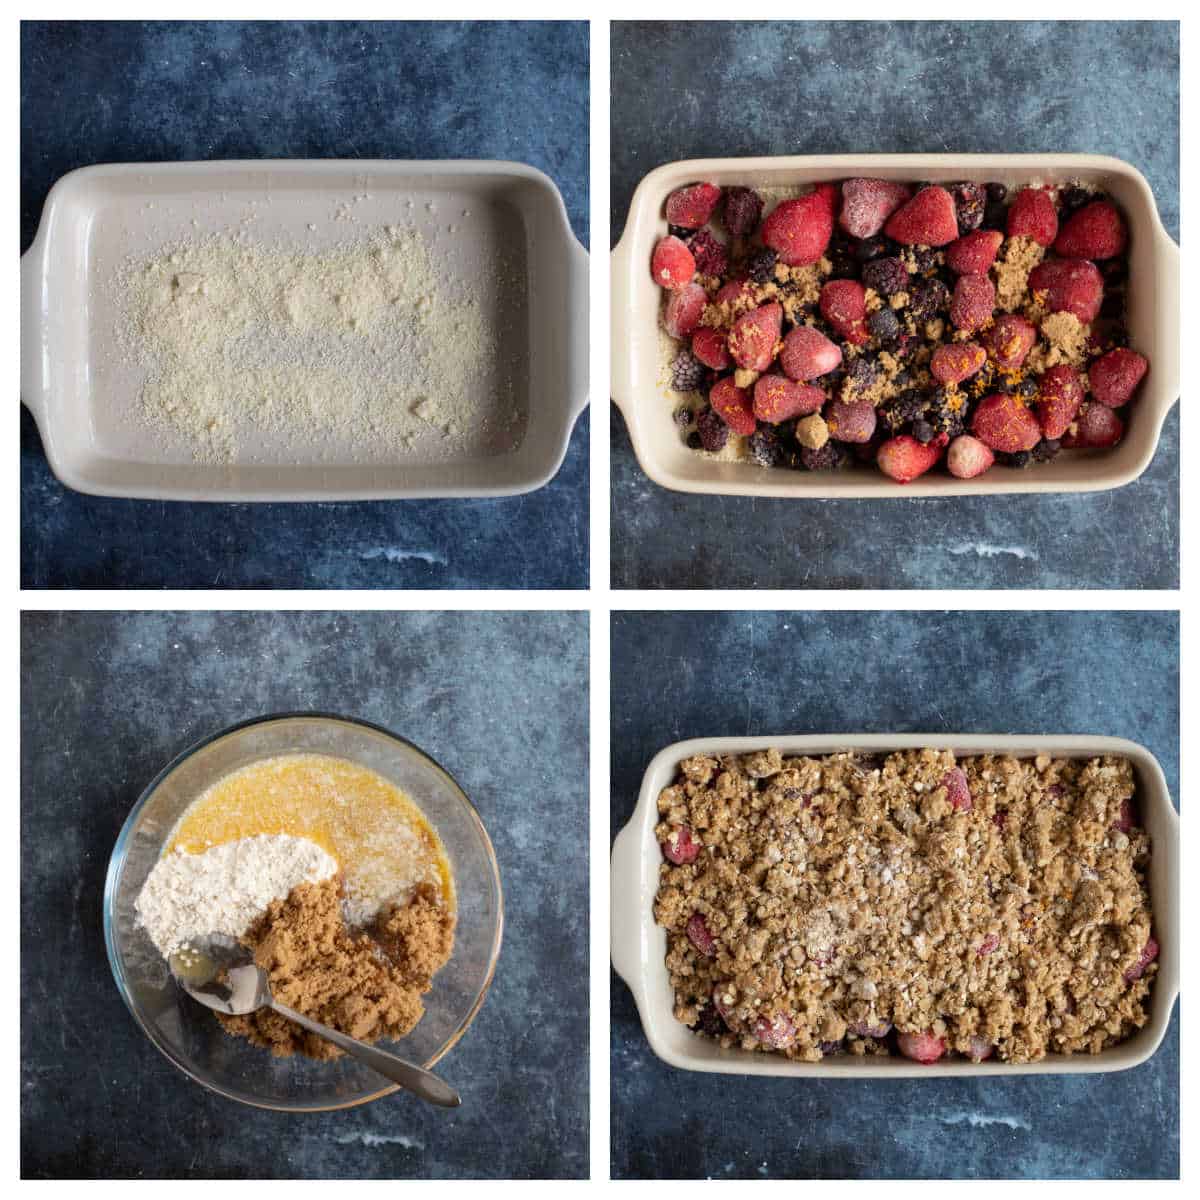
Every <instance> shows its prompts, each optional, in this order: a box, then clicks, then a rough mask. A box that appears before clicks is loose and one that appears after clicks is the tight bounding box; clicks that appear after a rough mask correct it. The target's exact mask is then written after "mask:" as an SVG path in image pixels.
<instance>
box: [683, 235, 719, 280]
mask: <svg viewBox="0 0 1200 1200" xmlns="http://www.w3.org/2000/svg"><path fill="white" fill-rule="evenodd" d="M687 247H688V249H689V250H690V251H691V252H692V257H693V258H694V259H695V260H696V271H697V272H698V273H699V274H701V275H724V274H725V272H726V271H728V270H729V254H728V253H727V252H726V250H725V247H724V246H722V245H721V243H720V242H718V241H717V239H716V238H715V237H713V235H712V234H711V233H709V231H708V230H707V229H701V230H699V231H698V232H696V233H694V234H692V236H691V237H690V238H688V242H687Z"/></svg>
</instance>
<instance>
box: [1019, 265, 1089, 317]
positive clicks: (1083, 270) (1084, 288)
mask: <svg viewBox="0 0 1200 1200" xmlns="http://www.w3.org/2000/svg"><path fill="white" fill-rule="evenodd" d="M1029 290H1030V291H1031V292H1032V293H1033V295H1034V299H1035V300H1037V301H1038V302H1039V303H1041V304H1044V305H1045V307H1046V308H1047V309H1048V310H1049V311H1050V312H1069V313H1072V314H1073V315H1074V316H1076V317H1078V318H1079V320H1080V321H1081V322H1082V323H1083V324H1084V325H1088V324H1090V323H1091V322H1092V321H1094V320H1095V319H1096V314H1097V313H1099V311H1100V304H1101V302H1102V301H1103V300H1104V279H1103V278H1102V276H1101V275H1100V272H1099V271H1098V270H1097V269H1096V265H1095V263H1090V262H1088V260H1087V259H1086V258H1052V259H1050V261H1049V262H1043V263H1038V265H1037V266H1036V267H1034V268H1033V270H1032V271H1030V272H1029Z"/></svg>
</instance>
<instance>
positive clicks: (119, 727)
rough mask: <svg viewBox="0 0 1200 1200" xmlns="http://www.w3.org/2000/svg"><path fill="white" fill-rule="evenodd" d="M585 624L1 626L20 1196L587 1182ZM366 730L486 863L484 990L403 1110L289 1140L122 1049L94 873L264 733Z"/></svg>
mask: <svg viewBox="0 0 1200 1200" xmlns="http://www.w3.org/2000/svg"><path fill="white" fill-rule="evenodd" d="M587 668H588V651H587V615H586V614H585V613H507V614H496V613H461V614H454V613H452V614H428V613H408V614H406V613H366V614H356V615H345V614H339V613H274V612H265V613H261V614H250V613H223V614H214V613H205V612H198V613H169V612H168V613H133V614H130V613H117V614H109V613H92V614H79V613H73V614H37V613H35V614H26V616H25V617H24V619H23V623H22V725H21V780H22V793H21V996H22V1005H23V1008H22V1011H23V1014H24V1015H23V1019H22V1022H21V1173H22V1175H23V1176H25V1177H27V1178H141V1177H155V1178H164V1179H170V1178H195V1177H205V1178H218V1179H225V1178H242V1177H253V1178H271V1177H275V1178H287V1179H304V1178H338V1179H346V1178H360V1179H361V1178H365V1179H394V1178H516V1179H528V1178H544V1177H554V1178H579V1177H586V1175H587V1160H588V1155H587V1136H588V1094H587V1087H588V1060H587V1041H588V965H587V956H588V932H587V884H586V859H585V865H584V874H583V876H582V877H581V880H582V882H581V883H580V886H579V887H576V888H571V887H564V882H563V881H564V875H563V856H564V850H568V851H578V850H581V849H582V848H583V847H586V845H587V830H588V819H587V771H588V760H587V711H588V705H587ZM295 710H317V711H324V712H340V713H344V714H346V715H347V716H357V717H362V718H364V719H365V720H368V721H374V722H376V723H378V724H380V725H383V726H385V727H387V728H390V729H394V730H396V731H397V732H398V733H402V734H403V735H404V736H406V737H408V738H410V739H411V740H412V741H414V742H416V743H417V744H418V745H419V746H421V747H422V748H424V749H425V750H427V751H429V752H430V753H431V754H432V755H433V756H434V757H435V758H437V759H438V761H440V762H442V763H443V764H445V766H446V768H447V769H448V770H449V771H451V772H452V773H453V774H454V776H455V777H456V778H457V779H458V781H459V782H460V783H461V784H462V786H463V789H464V790H465V791H466V793H467V794H468V795H469V796H470V797H471V799H472V801H473V802H474V803H475V806H476V807H477V808H478V810H479V812H480V815H481V817H482V818H483V821H484V823H485V824H486V825H487V828H488V832H489V833H490V834H491V837H492V841H493V843H494V844H495V848H496V856H497V859H498V861H499V864H500V875H501V879H502V881H503V885H504V892H505V909H506V912H505V917H506V921H505V935H504V945H503V948H502V950H501V954H500V962H499V966H498V968H497V971H496V979H495V983H494V984H493V986H492V989H491V992H490V993H489V995H488V998H487V1000H486V1002H485V1004H484V1006H483V1008H482V1010H481V1011H480V1013H479V1016H478V1017H477V1018H476V1020H475V1022H474V1024H473V1025H472V1026H471V1028H470V1029H469V1030H468V1031H467V1033H466V1034H465V1036H464V1037H463V1039H462V1041H461V1042H460V1043H459V1045H458V1046H456V1047H455V1048H454V1050H453V1051H451V1053H450V1054H449V1055H448V1056H447V1057H446V1058H445V1059H444V1060H443V1064H442V1067H441V1068H440V1069H441V1070H443V1071H444V1072H445V1075H446V1078H447V1079H450V1080H451V1081H452V1082H453V1083H454V1084H455V1085H456V1086H457V1087H458V1088H459V1089H460V1091H461V1092H462V1096H463V1106H462V1108H460V1109H457V1110H455V1111H454V1112H445V1111H442V1110H440V1109H432V1108H429V1107H427V1106H424V1105H422V1104H421V1103H420V1102H419V1101H416V1100H414V1099H412V1098H411V1097H408V1096H404V1095H396V1096H390V1097H386V1098H384V1099H382V1100H379V1101H376V1102H375V1103H373V1104H368V1105H365V1106H363V1107H360V1108H355V1109H351V1110H349V1111H346V1112H340V1113H338V1112H335V1113H313V1114H306V1115H303V1116H298V1115H286V1114H278V1113H272V1112H267V1111H260V1110H258V1109H250V1108H247V1107H245V1106H243V1105H240V1104H237V1103H235V1102H233V1101H230V1100H224V1099H222V1098H220V1097H218V1096H215V1095H213V1094H211V1093H209V1092H207V1091H205V1090H204V1089H202V1088H201V1087H199V1086H198V1085H196V1084H194V1083H192V1082H191V1081H190V1080H188V1079H187V1078H186V1077H185V1076H184V1075H183V1074H181V1073H180V1072H179V1071H178V1070H176V1068H175V1067H173V1066H172V1065H171V1064H170V1063H169V1062H168V1061H167V1060H166V1059H165V1058H164V1057H163V1056H162V1055H161V1054H159V1052H158V1051H157V1050H155V1048H154V1047H153V1046H152V1045H151V1044H150V1043H149V1041H147V1039H146V1038H145V1037H144V1036H143V1035H142V1034H141V1032H140V1031H139V1029H138V1027H137V1025H136V1024H135V1023H134V1020H133V1018H132V1017H131V1016H130V1014H129V1013H128V1011H126V1008H125V1005H124V1004H123V1003H122V1001H121V998H120V996H119V995H118V993H117V989H116V986H115V985H114V983H113V979H112V975H111V972H110V971H109V966H108V960H107V958H106V956H105V951H104V941H103V937H102V933H101V899H102V895H103V891H104V874H105V871H106V869H107V865H108V857H109V854H110V853H111V851H112V848H113V844H114V842H115V841H116V837H117V833H118V831H119V830H120V828H121V825H122V824H123V822H124V820H125V818H126V816H127V815H128V813H129V810H130V808H132V806H133V804H134V802H135V801H136V800H137V798H138V796H139V794H140V793H141V791H142V789H143V788H144V787H145V786H146V784H148V783H149V782H150V780H151V779H153V778H154V775H155V774H156V773H157V772H158V770H159V769H160V768H161V767H162V766H164V765H165V764H166V763H167V762H169V761H170V760H171V759H172V758H173V757H174V756H175V755H176V754H178V753H179V752H180V751H181V750H183V749H185V748H186V747H187V746H189V745H190V744H192V743H193V742H195V741H196V740H198V739H199V738H201V737H203V736H205V735H207V734H210V733H213V732H216V731H217V730H219V729H222V728H224V727H225V726H227V725H230V724H233V723H235V722H237V721H241V720H245V719H247V718H250V717H254V716H261V715H263V714H265V713H269V712H279V711H295Z"/></svg>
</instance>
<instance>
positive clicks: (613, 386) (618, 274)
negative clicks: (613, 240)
mask: <svg viewBox="0 0 1200 1200" xmlns="http://www.w3.org/2000/svg"><path fill="white" fill-rule="evenodd" d="M632 243H633V239H632V238H630V237H629V235H628V233H626V234H625V235H623V236H622V238H621V240H620V241H619V242H618V243H617V244H616V246H615V247H614V248H613V252H612V255H611V263H610V270H609V279H610V280H611V281H612V286H611V290H610V294H609V307H610V319H609V330H610V341H611V344H612V362H611V377H610V380H609V395H610V396H611V397H612V401H613V403H614V404H615V405H616V406H617V408H619V409H620V410H621V415H622V416H623V417H624V418H625V424H626V425H627V426H628V427H629V430H630V433H631V434H632V432H633V389H632V387H631V386H630V379H631V378H632V372H633V365H632V361H631V357H630V343H629V338H628V337H625V336H622V332H623V331H625V330H626V326H627V324H628V321H629V311H630V307H631V305H630V300H629V295H628V288H629V284H630V280H631V279H632V274H631V271H632V266H631V262H632V259H631V251H632Z"/></svg>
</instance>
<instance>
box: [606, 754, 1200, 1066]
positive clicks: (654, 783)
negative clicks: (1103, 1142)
mask: <svg viewBox="0 0 1200 1200" xmlns="http://www.w3.org/2000/svg"><path fill="white" fill-rule="evenodd" d="M770 746H775V747H778V748H779V749H780V750H782V751H783V753H784V754H788V755H808V756H817V755H822V754H833V753H837V752H838V751H843V750H859V751H863V752H866V753H886V752H890V751H893V750H909V749H922V748H924V747H933V748H936V749H949V750H953V751H954V753H955V754H957V755H968V754H1011V755H1013V756H1015V757H1018V758H1027V757H1031V756H1035V755H1038V754H1049V755H1051V756H1052V757H1055V756H1057V757H1063V758H1092V757H1095V756H1096V755H1101V754H1118V755H1123V756H1124V757H1126V758H1128V759H1130V760H1131V762H1132V763H1133V769H1134V776H1135V779H1136V781H1137V788H1138V801H1139V804H1140V809H1141V816H1142V823H1143V825H1144V826H1145V828H1146V830H1147V832H1148V833H1149V835H1150V838H1151V859H1150V872H1149V884H1150V900H1151V905H1152V909H1153V914H1154V929H1155V935H1156V937H1157V939H1158V941H1159V944H1160V947H1161V949H1160V953H1159V960H1158V961H1159V969H1158V974H1157V976H1156V978H1155V981H1154V987H1153V991H1152V993H1151V1011H1150V1019H1149V1021H1148V1022H1147V1023H1146V1025H1145V1026H1144V1027H1143V1028H1142V1029H1140V1030H1139V1031H1138V1032H1137V1033H1136V1034H1135V1035H1134V1036H1133V1037H1132V1038H1130V1039H1129V1040H1128V1041H1126V1042H1123V1043H1122V1044H1121V1045H1119V1046H1114V1047H1112V1048H1111V1049H1108V1050H1105V1051H1103V1052H1102V1053H1100V1054H1096V1055H1091V1054H1071V1055H1050V1056H1048V1057H1046V1058H1044V1059H1043V1060H1042V1061H1041V1062H1036V1063H1014V1064H1009V1063H999V1062H981V1063H973V1062H969V1061H953V1062H944V1063H934V1064H933V1065H931V1066H923V1065H921V1064H920V1063H914V1062H910V1061H909V1060H908V1059H904V1058H871V1057H866V1058H856V1057H853V1056H851V1055H840V1056H837V1057H834V1058H830V1059H828V1060H827V1061H824V1062H819V1063H808V1062H793V1061H791V1060H789V1059H787V1058H784V1057H782V1056H781V1055H777V1054H762V1053H757V1052H753V1051H746V1050H741V1049H732V1050H724V1049H722V1048H721V1047H720V1046H719V1045H718V1044H717V1043H716V1042H714V1041H711V1040H709V1039H706V1038H702V1037H698V1036H697V1035H696V1034H694V1033H692V1032H691V1030H689V1029H687V1028H686V1027H685V1026H683V1025H681V1024H680V1023H679V1022H678V1021H676V1020H675V1017H674V1015H673V1008H674V993H673V991H672V988H671V983H670V978H669V976H668V974H667V968H666V963H665V961H664V958H665V955H666V950H667V935H666V931H665V930H664V929H662V928H661V927H660V926H658V925H656V924H655V922H654V913H653V903H654V896H655V893H656V892H657V891H658V868H659V865H660V864H661V862H662V853H661V851H660V850H659V847H658V842H657V841H656V840H655V837H654V826H655V825H656V824H657V821H658V808H657V801H658V794H659V792H660V791H661V790H662V789H663V788H664V787H666V786H667V785H668V784H669V783H671V781H672V780H673V778H674V776H675V770H676V767H677V766H678V764H679V762H680V760H681V759H684V758H687V757H688V756H689V755H692V754H745V753H748V752H750V751H752V750H762V749H766V748H768V747H770ZM1180 936H1181V934H1180V920H1179V818H1178V815H1177V814H1176V812H1175V809H1174V807H1173V806H1172V804H1171V796H1170V793H1169V792H1168V790H1167V784H1166V780H1165V779H1164V778H1163V773H1162V768H1161V767H1160V766H1159V765H1158V762H1157V760H1156V759H1155V758H1154V756H1153V755H1152V754H1151V753H1150V752H1149V751H1148V750H1146V749H1145V748H1144V747H1142V746H1139V745H1137V743H1135V742H1129V741H1125V740H1124V739H1122V738H1104V737H1078V736H1061V737H1059V736H1053V735H1030V736H988V735H984V734H949V735H947V734H926V733H904V734H819V735H812V736H799V737H796V736H787V737H767V738H761V737H759V738H695V739H693V740H691V741H686V742H677V743H676V744H675V745H673V746H668V747H667V748H666V749H665V750H662V751H660V752H659V753H658V754H656V755H655V756H654V759H653V760H652V761H651V763H650V765H649V767H647V769H646V774H645V775H644V776H643V778H642V787H641V791H640V793H639V795H638V801H637V807H636V808H635V810H634V813H633V816H632V817H631V818H630V820H629V823H628V824H627V825H626V826H625V828H624V829H622V830H621V832H620V833H619V834H618V835H617V838H616V841H615V842H614V844H613V852H612V959H613V965H614V967H615V968H616V970H617V973H618V974H619V975H620V976H621V977H622V978H623V979H624V980H625V982H626V983H627V984H628V985H629V988H630V990H631V991H632V992H633V996H634V1000H635V1001H636V1002H637V1007H638V1012H639V1014H640V1015H641V1018H642V1026H643V1028H644V1029H645V1031H646V1037H647V1038H648V1039H649V1042H650V1047H651V1049H652V1050H653V1051H654V1053H655V1054H657V1055H658V1057H659V1058H661V1059H663V1060H664V1061H665V1062H668V1063H670V1064H671V1066H673V1067H680V1068H683V1069H684V1070H689V1071H713V1072H718V1073H720V1074H726V1075H771V1076H782V1077H784V1078H791V1079H806V1078H827V1077H834V1078H849V1079H897V1078H902V1077H914V1078H918V1077H919V1078H928V1077H933V1076H963V1075H1085V1074H1095V1073H1097V1072H1103V1071H1123V1070H1126V1069H1128V1068H1129V1067H1136V1066H1137V1065H1138V1064H1140V1063H1143V1062H1145V1061H1146V1060H1147V1059H1148V1058H1149V1057H1150V1056H1151V1055H1152V1054H1153V1053H1154V1051H1155V1050H1156V1049H1157V1048H1158V1046H1159V1043H1160V1042H1161V1041H1162V1039H1163V1035H1164V1034H1165V1033H1166V1031H1167V1024H1168V1022H1169V1021H1170V1017H1171V1010H1172V1007H1173V1006H1174V1003H1175V999H1176V997H1177V996H1178V994H1179V958H1180V955H1179V947H1180Z"/></svg>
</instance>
